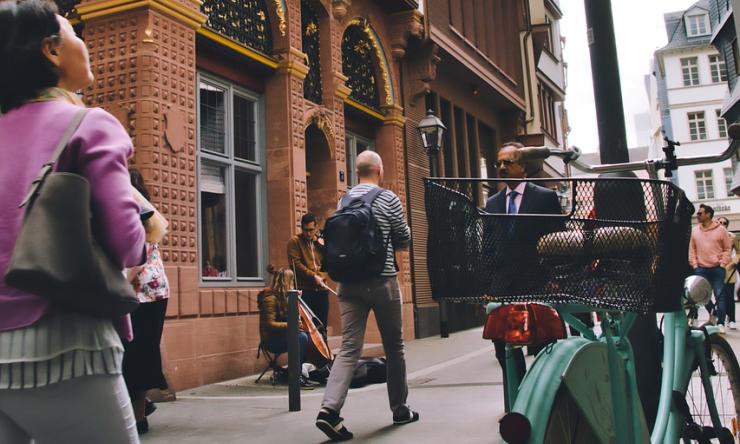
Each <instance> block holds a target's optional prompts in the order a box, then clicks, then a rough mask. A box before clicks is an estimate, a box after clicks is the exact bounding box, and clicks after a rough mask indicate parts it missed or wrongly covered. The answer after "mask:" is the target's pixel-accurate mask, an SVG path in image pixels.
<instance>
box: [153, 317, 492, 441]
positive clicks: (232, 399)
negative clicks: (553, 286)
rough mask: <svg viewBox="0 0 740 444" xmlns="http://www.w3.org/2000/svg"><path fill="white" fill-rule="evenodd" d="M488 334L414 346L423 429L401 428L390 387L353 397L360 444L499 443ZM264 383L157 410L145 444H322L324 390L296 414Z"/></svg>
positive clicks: (412, 365)
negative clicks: (390, 401) (318, 424)
mask: <svg viewBox="0 0 740 444" xmlns="http://www.w3.org/2000/svg"><path fill="white" fill-rule="evenodd" d="M481 332H482V329H480V328H478V329H473V330H468V331H464V332H459V333H453V334H451V335H450V337H449V338H447V339H441V338H439V337H435V338H426V339H419V340H415V341H411V342H409V343H407V344H406V359H407V366H408V369H407V371H408V380H409V404H410V405H411V406H412V407H413V408H414V409H415V410H418V411H419V413H420V415H421V419H420V421H419V422H416V423H413V424H408V425H405V426H400V427H399V426H393V425H392V418H391V412H390V409H389V407H388V396H387V393H386V390H385V384H376V385H369V386H366V387H363V388H359V389H350V392H349V396H348V398H347V403H346V404H345V406H344V408H343V409H342V416H343V417H344V418H345V425H346V426H347V428H349V429H350V430H351V431H352V432H353V433H354V434H355V439H354V440H353V441H352V442H373V443H400V442H404V443H409V442H412V443H413V442H429V443H438V442H459V441H460V440H461V438H462V437H463V436H464V439H463V440H464V441H465V442H466V443H490V442H495V441H498V421H497V419H498V418H499V416H501V415H502V414H503V387H502V385H501V380H502V375H501V370H500V368H499V366H498V364H497V363H496V360H495V357H494V352H493V345H492V344H491V342H490V341H485V340H483V339H481ZM255 379H256V375H254V376H251V377H246V378H242V379H237V380H233V381H227V382H222V383H218V384H212V385H208V386H204V387H199V388H196V389H192V390H186V391H183V392H180V393H178V394H177V401H176V402H171V403H161V404H157V406H158V407H159V408H158V409H157V412H156V413H155V414H154V415H152V416H151V417H150V427H151V430H150V432H149V433H148V434H146V435H144V436H142V443H145V444H156V443H177V444H195V443H198V444H202V443H209V444H210V443H213V444H222V443H244V442H255V443H283V442H287V443H320V442H324V441H325V440H326V437H325V436H324V434H323V433H322V432H321V431H319V430H318V429H317V428H316V427H315V426H314V420H315V418H316V413H317V412H318V409H319V406H320V404H321V398H322V396H323V387H321V388H317V389H314V390H302V391H301V407H302V410H301V411H300V412H288V396H287V386H277V387H272V386H271V385H270V384H269V382H268V380H267V379H268V378H267V377H265V378H263V379H262V381H260V384H259V385H256V384H255V383H254V380H255Z"/></svg>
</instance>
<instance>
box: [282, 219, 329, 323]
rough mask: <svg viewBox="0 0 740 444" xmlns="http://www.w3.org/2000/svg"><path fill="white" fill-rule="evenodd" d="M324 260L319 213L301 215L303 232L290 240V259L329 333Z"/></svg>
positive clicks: (305, 297) (305, 296) (298, 281)
mask: <svg viewBox="0 0 740 444" xmlns="http://www.w3.org/2000/svg"><path fill="white" fill-rule="evenodd" d="M323 259H324V244H323V242H322V241H321V240H320V233H319V227H318V226H317V225H316V216H314V215H313V214H311V213H307V214H304V215H303V216H302V217H301V232H300V233H299V234H296V235H295V236H293V237H292V238H290V240H289V241H288V261H289V262H290V267H291V269H292V270H293V271H294V273H295V280H296V284H297V286H298V289H299V290H301V291H302V292H303V295H302V298H303V301H304V302H306V304H308V306H309V308H311V311H313V312H314V314H315V315H316V316H317V317H318V318H319V320H320V321H321V323H322V324H324V333H326V325H327V318H328V317H329V290H328V289H327V287H326V273H324V272H323V271H321V264H322V261H323Z"/></svg>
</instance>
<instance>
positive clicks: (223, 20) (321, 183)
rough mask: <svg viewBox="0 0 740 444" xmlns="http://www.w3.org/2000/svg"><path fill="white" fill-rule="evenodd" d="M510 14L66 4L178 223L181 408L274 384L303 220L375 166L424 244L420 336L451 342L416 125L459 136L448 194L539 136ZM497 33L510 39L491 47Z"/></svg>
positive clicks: (511, 1) (175, 327) (174, 273)
mask: <svg viewBox="0 0 740 444" xmlns="http://www.w3.org/2000/svg"><path fill="white" fill-rule="evenodd" d="M420 3H421V5H423V6H424V7H421V5H420ZM424 3H426V5H424ZM448 3H449V4H448ZM500 3H501V5H500V6H501V7H492V6H491V5H489V4H488V2H480V1H473V0H449V1H448V0H428V1H426V2H417V1H416V0H242V1H239V2H224V1H222V0H203V1H201V0H144V1H136V2H134V1H131V0H82V2H79V3H78V2H76V1H74V0H65V1H61V0H60V1H58V4H59V6H60V8H61V10H62V12H63V13H64V14H65V15H66V16H67V17H69V18H70V19H71V20H72V21H73V23H75V24H76V26H77V29H78V30H79V32H80V33H81V35H82V36H83V38H84V39H85V41H86V42H87V44H88V46H89V48H90V56H91V59H92V66H93V69H94V72H95V76H96V80H95V83H94V85H93V86H92V87H91V88H90V89H88V90H86V91H84V98H85V101H86V102H87V103H88V104H89V105H90V106H100V107H104V108H105V109H107V110H109V111H110V112H111V113H113V114H114V115H115V116H117V117H118V119H119V120H120V121H121V123H122V124H123V125H124V127H125V128H126V129H127V130H128V131H129V133H130V135H131V137H132V139H133V141H134V144H135V147H136V153H135V156H134V158H133V159H132V160H131V162H132V164H133V165H135V166H136V167H138V168H139V169H140V170H141V171H142V172H143V174H144V177H145V179H146V180H147V182H148V185H149V187H150V190H151V194H152V199H153V201H154V203H155V204H156V205H157V206H158V207H159V209H160V210H161V211H162V213H163V214H164V215H165V216H166V217H167V218H168V219H169V220H170V223H171V225H170V233H169V234H168V235H167V237H166V238H165V240H164V241H163V242H162V251H163V257H164V260H165V262H166V269H167V274H168V277H169V280H170V284H171V287H172V292H171V299H170V302H169V306H168V310H167V321H166V323H165V332H164V338H163V344H162V346H163V356H164V360H165V362H164V369H165V373H166V376H167V378H168V380H169V382H170V384H171V386H172V388H173V389H175V390H180V389H184V388H188V387H193V386H197V385H202V384H206V383H211V382H215V381H221V380H226V379H230V378H235V377H239V376H244V375H247V374H251V373H257V372H259V371H260V370H261V369H262V367H263V366H264V365H265V364H264V362H263V361H258V359H257V357H256V355H257V354H256V351H257V345H258V343H259V315H258V306H257V294H258V292H259V291H260V290H261V289H262V288H263V287H264V286H266V285H267V284H268V283H269V276H268V275H267V271H266V268H267V265H268V264H273V265H275V266H286V265H287V254H286V243H287V241H288V239H289V238H290V237H291V236H292V235H294V234H295V233H297V232H298V230H299V228H300V227H299V220H300V217H301V215H302V214H304V213H306V212H308V211H310V212H313V213H314V214H316V215H317V216H318V218H319V222H320V224H323V222H324V221H325V219H326V217H328V215H330V214H331V213H332V212H333V210H334V209H335V207H336V202H337V199H338V198H339V197H340V196H341V195H342V194H343V193H344V192H345V191H346V189H347V188H348V187H350V186H352V185H354V184H355V183H356V180H357V178H356V176H355V173H354V168H355V163H354V159H355V158H356V156H357V154H358V153H359V152H361V151H363V150H367V149H370V150H375V151H377V152H378V153H379V154H380V155H381V156H382V157H383V159H384V164H385V178H384V183H382V186H384V187H386V188H389V189H391V190H393V191H394V192H396V194H398V196H399V197H400V198H401V200H402V202H403V204H404V205H405V207H406V209H407V214H408V216H409V219H410V222H411V225H412V232H413V236H414V237H413V247H412V249H411V251H410V252H403V253H399V254H398V255H397V262H398V264H399V267H400V273H399V279H400V282H401V285H402V291H403V295H404V301H403V315H404V317H403V319H404V335H405V337H406V339H413V338H414V337H423V336H428V335H430V334H434V333H435V327H434V326H435V325H438V321H437V314H436V311H435V307H436V305H435V304H434V303H433V301H432V299H431V293H430V291H429V284H428V277H426V275H425V259H424V252H425V249H424V245H425V243H426V229H425V222H424V219H423V192H422V177H423V176H425V175H426V174H428V165H427V160H426V157H425V156H424V154H423V150H422V149H421V146H420V141H419V138H418V135H417V133H416V124H417V122H418V121H419V120H420V119H421V117H423V115H424V114H425V110H426V109H427V108H428V107H431V108H433V109H435V110H436V111H437V112H438V113H440V115H441V117H442V118H443V120H445V121H446V123H448V127H449V128H450V132H449V133H448V140H447V141H446V143H445V146H446V148H445V154H442V155H441V157H440V164H441V165H442V169H441V171H442V172H443V174H446V175H459V176H464V175H467V176H478V175H479V174H483V173H484V172H485V168H486V167H487V168H488V171H489V172H491V171H493V169H492V161H493V159H494V158H495V152H496V147H497V146H498V145H499V144H500V143H501V142H502V141H504V140H508V139H512V138H516V137H521V136H522V135H524V134H526V132H527V125H526V122H525V119H524V116H525V111H526V110H527V106H528V105H527V103H528V101H527V100H526V97H528V96H527V94H525V91H526V90H527V88H528V86H527V85H528V84H527V83H526V82H525V70H524V68H523V66H524V65H526V63H528V60H529V57H528V56H527V54H523V49H522V42H523V41H524V40H523V35H524V34H523V33H524V32H526V31H527V30H528V26H529V20H528V15H527V13H526V12H527V2H526V1H523V0H501V2H500ZM476 8H478V9H476ZM424 12H426V15H425V14H424ZM481 19H483V20H481ZM487 19H491V20H493V22H491V23H496V24H497V26H494V27H493V28H491V29H492V30H487V28H486V25H485V20H487ZM525 44H526V42H525ZM529 45H531V42H530V43H529ZM440 60H443V61H444V62H443V63H440ZM466 79H467V80H466ZM530 93H531V92H530ZM535 94H536V92H535ZM412 259H413V260H412ZM337 305H338V304H336V301H332V303H331V304H330V314H329V329H328V330H329V335H330V345H332V346H336V345H338V335H339V334H340V333H339V332H340V319H339V313H338V306H337ZM480 314H481V312H480V310H478V309H476V308H472V307H454V308H453V309H452V311H451V316H453V317H454V319H456V320H458V321H455V323H453V324H454V325H453V326H454V327H455V328H464V327H466V326H470V325H475V324H476V323H478V322H480V320H481V316H480ZM368 325H369V326H370V328H369V331H368V334H367V335H366V343H368V344H376V345H377V344H379V343H380V337H379V334H378V332H377V329H376V327H375V322H374V321H373V320H372V316H371V320H370V322H369V324H368Z"/></svg>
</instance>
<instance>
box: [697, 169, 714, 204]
mask: <svg viewBox="0 0 740 444" xmlns="http://www.w3.org/2000/svg"><path fill="white" fill-rule="evenodd" d="M694 177H695V179H696V194H697V198H698V199H700V200H702V199H714V184H713V183H712V171H711V170H704V171H695V172H694Z"/></svg>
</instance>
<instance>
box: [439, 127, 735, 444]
mask: <svg viewBox="0 0 740 444" xmlns="http://www.w3.org/2000/svg"><path fill="white" fill-rule="evenodd" d="M732 129H733V131H732V132H731V135H732V136H733V137H734V138H737V137H738V135H740V125H738V126H737V127H735V125H733V128H732ZM739 145H740V143H738V141H736V140H733V142H732V143H731V144H730V146H729V147H728V148H727V149H726V150H725V152H723V153H722V154H720V155H717V156H699V157H689V158H676V156H675V148H674V146H673V143H669V144H668V146H667V147H666V148H664V151H665V153H666V156H665V158H664V159H662V160H648V161H645V162H629V163H622V164H611V165H598V166H589V165H584V164H582V163H580V162H578V161H577V156H578V152H577V151H570V150H548V149H547V148H542V149H541V150H539V151H538V152H536V153H535V154H536V157H539V158H545V157H547V156H549V155H557V156H559V157H561V158H563V160H564V161H566V164H567V165H569V166H574V167H576V168H578V169H581V170H583V171H586V172H591V173H604V172H621V171H634V170H638V169H645V170H647V171H648V173H649V175H650V179H631V178H607V179H604V178H594V179H580V178H579V179H528V180H527V181H529V182H532V181H535V182H560V185H561V187H562V188H564V189H565V190H567V193H565V194H567V196H568V197H569V212H568V213H567V214H562V215H535V214H489V213H485V212H483V211H482V210H481V209H480V206H481V203H482V202H483V201H484V199H485V195H486V193H487V191H486V189H487V188H489V189H491V188H492V187H490V183H491V182H495V180H492V179H450V178H426V179H425V197H426V211H427V221H428V225H429V236H428V244H427V249H428V268H429V275H430V281H431V284H432V291H433V295H434V297H435V299H446V300H452V301H462V302H490V304H489V306H488V311H489V312H490V313H489V318H488V321H489V323H490V324H491V325H493V326H494V327H492V329H493V330H496V331H495V332H494V333H492V334H495V335H498V338H500V339H505V340H506V342H507V359H506V365H505V369H504V371H505V372H506V378H505V381H506V386H505V391H506V393H507V412H508V413H506V414H505V415H504V417H503V418H502V419H501V421H500V432H501V436H502V437H503V438H504V440H506V441H507V442H510V443H541V442H544V443H597V442H600V443H612V442H616V443H645V442H651V443H676V442H679V440H681V441H683V442H699V443H708V442H720V443H723V444H724V443H732V442H736V439H737V438H738V417H739V415H740V368H739V367H738V362H737V358H736V357H735V354H734V352H733V351H732V348H731V347H730V346H729V344H728V343H727V342H726V341H725V340H724V339H723V338H722V337H721V336H719V334H718V333H719V329H718V328H717V327H715V326H712V325H706V326H703V327H702V328H689V325H688V318H687V315H686V311H685V309H684V306H685V305H689V306H691V305H695V304H696V303H697V301H701V300H702V299H706V298H707V295H708V294H710V293H711V289H709V284H708V283H707V282H706V281H703V280H701V278H690V279H689V280H686V281H685V282H684V278H685V277H686V276H688V275H690V274H691V273H690V270H688V269H687V268H688V263H687V251H688V239H689V235H690V227H691V216H692V214H693V206H692V205H691V203H690V202H688V201H687V200H686V198H685V196H684V195H683V192H682V191H681V190H680V189H679V188H678V187H677V186H675V185H674V184H672V183H670V182H667V181H661V180H658V171H659V170H661V169H665V170H666V171H667V172H669V171H672V170H675V169H676V168H677V167H679V166H683V165H692V164H699V163H708V162H718V161H722V160H725V159H727V158H729V157H730V156H732V155H733V154H734V153H735V151H736V150H737V148H738V146H739ZM529 154H530V158H531V157H535V156H532V155H531V154H532V153H529ZM667 175H669V173H667ZM493 189H495V188H493ZM513 224H530V225H529V226H531V227H536V226H541V225H551V226H559V227H560V228H559V229H555V230H549V231H548V230H545V231H544V232H543V233H541V234H538V239H537V241H536V244H535V245H534V247H533V246H532V245H521V244H517V243H516V240H514V241H512V240H511V239H508V238H507V236H508V233H511V231H510V227H511V226H512V225H513ZM563 227H565V228H563ZM507 243H508V244H507ZM533 248H534V249H535V250H533ZM533 251H534V253H533ZM523 254H525V255H526V254H536V255H537V262H536V263H535V262H526V261H525V262H517V261H519V260H520V259H516V258H517V257H518V256H521V255H523ZM506 260H509V261H514V262H515V264H518V263H523V264H534V265H533V268H534V271H529V270H527V269H524V267H519V269H518V270H517V273H519V274H520V275H521V276H520V277H521V279H520V280H519V285H518V288H516V286H515V287H514V288H509V289H508V290H507V289H506V288H505V287H500V288H496V290H495V291H496V293H495V296H492V295H491V294H494V293H493V291H492V288H495V284H496V283H497V282H498V281H499V280H500V276H497V275H496V269H497V267H498V266H501V264H505V263H506V262H505V261H506ZM509 265H510V264H509ZM543 274H544V277H543ZM697 279H699V281H697ZM702 281H703V282H704V284H701V282H702ZM697 282H698V283H697ZM492 283H493V284H492ZM586 312H596V313H597V315H598V316H599V317H600V319H601V325H600V327H601V332H600V333H598V334H597V332H596V331H595V330H594V329H593V328H590V327H588V326H587V325H586V324H585V323H584V322H582V321H581V320H580V319H579V318H578V317H577V316H576V315H577V314H578V313H586ZM652 312H655V313H663V318H662V320H661V329H662V330H661V332H660V334H661V338H662V349H663V350H662V366H661V367H662V375H661V385H660V397H659V403H658V408H657V413H656V417H655V422H654V426H653V427H652V429H649V428H648V424H647V421H646V418H645V412H644V411H643V407H642V404H641V400H640V396H639V393H638V389H637V377H636V370H635V356H634V353H633V350H632V346H631V343H630V341H629V339H628V338H627V334H628V333H629V332H630V329H631V328H632V326H633V325H634V323H635V320H636V319H637V317H638V315H639V314H645V313H652ZM566 324H567V325H569V326H571V327H572V328H573V329H575V330H577V331H578V332H579V333H580V336H569V337H566V329H565V325H566ZM488 327H489V325H488V323H487V328H488ZM538 339H539V340H540V341H548V340H552V339H558V340H557V341H556V342H554V343H551V344H550V345H548V346H547V347H546V348H545V349H544V350H542V351H541V352H540V353H539V354H538V355H537V357H536V358H535V361H534V363H533V365H532V366H531V367H530V368H529V369H528V371H527V372H526V374H525V376H524V378H523V379H522V381H521V383H520V381H518V378H517V376H516V371H515V365H514V362H513V359H512V357H511V356H512V353H511V350H512V344H515V345H525V344H531V343H536V342H537V340H538Z"/></svg>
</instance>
